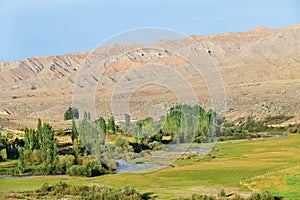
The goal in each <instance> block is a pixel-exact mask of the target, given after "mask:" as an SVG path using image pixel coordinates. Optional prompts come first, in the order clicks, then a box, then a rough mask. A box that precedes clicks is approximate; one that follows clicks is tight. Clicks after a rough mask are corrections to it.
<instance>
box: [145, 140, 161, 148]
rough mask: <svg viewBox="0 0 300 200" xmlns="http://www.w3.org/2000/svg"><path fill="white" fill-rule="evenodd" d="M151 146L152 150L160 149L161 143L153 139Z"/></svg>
mask: <svg viewBox="0 0 300 200" xmlns="http://www.w3.org/2000/svg"><path fill="white" fill-rule="evenodd" d="M148 146H149V148H150V149H152V150H158V149H161V144H160V143H159V142H157V141H153V142H151V143H149V145H148Z"/></svg>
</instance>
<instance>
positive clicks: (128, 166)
mask: <svg viewBox="0 0 300 200" xmlns="http://www.w3.org/2000/svg"><path fill="white" fill-rule="evenodd" d="M116 162H117V163H118V167H117V170H116V171H115V172H114V173H116V174H119V173H125V172H137V171H143V170H150V169H160V168H165V167H167V166H165V165H160V164H143V163H128V162H126V161H125V160H116Z"/></svg>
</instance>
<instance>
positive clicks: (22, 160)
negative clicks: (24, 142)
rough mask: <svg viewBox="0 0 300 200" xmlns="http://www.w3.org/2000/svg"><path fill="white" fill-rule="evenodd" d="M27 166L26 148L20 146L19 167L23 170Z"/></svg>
mask: <svg viewBox="0 0 300 200" xmlns="http://www.w3.org/2000/svg"><path fill="white" fill-rule="evenodd" d="M25 167H26V160H25V155H24V148H23V147H20V148H19V159H18V168H19V171H20V172H23V171H24V170H25Z"/></svg>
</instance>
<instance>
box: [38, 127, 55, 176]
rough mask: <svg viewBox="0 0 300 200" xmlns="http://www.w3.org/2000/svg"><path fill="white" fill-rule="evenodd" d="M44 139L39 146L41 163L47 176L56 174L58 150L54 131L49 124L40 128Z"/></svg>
mask: <svg viewBox="0 0 300 200" xmlns="http://www.w3.org/2000/svg"><path fill="white" fill-rule="evenodd" d="M42 131H43V135H44V139H43V141H42V144H41V154H42V163H43V168H44V171H45V172H46V173H47V174H55V173H57V172H58V165H59V162H58V149H57V145H56V141H55V139H54V130H53V129H52V127H51V126H50V125H49V124H46V123H45V124H43V127H42Z"/></svg>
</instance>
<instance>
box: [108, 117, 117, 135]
mask: <svg viewBox="0 0 300 200" xmlns="http://www.w3.org/2000/svg"><path fill="white" fill-rule="evenodd" d="M107 130H108V131H110V132H111V133H115V132H116V124H115V118H114V116H113V115H111V116H110V117H109V118H108V121H107Z"/></svg>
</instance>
